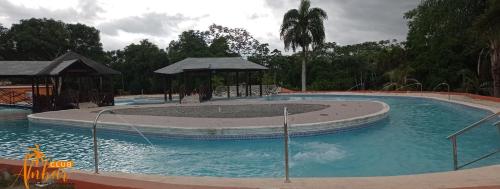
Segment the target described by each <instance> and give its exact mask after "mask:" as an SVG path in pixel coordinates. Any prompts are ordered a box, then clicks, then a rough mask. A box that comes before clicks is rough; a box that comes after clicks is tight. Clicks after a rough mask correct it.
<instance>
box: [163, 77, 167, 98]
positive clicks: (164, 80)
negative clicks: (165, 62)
mask: <svg viewBox="0 0 500 189" xmlns="http://www.w3.org/2000/svg"><path fill="white" fill-rule="evenodd" d="M167 77H168V76H165V77H163V101H164V102H167Z"/></svg>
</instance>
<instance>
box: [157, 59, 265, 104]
mask: <svg viewBox="0 0 500 189" xmlns="http://www.w3.org/2000/svg"><path fill="white" fill-rule="evenodd" d="M263 70H267V67H265V66H262V65H259V64H256V63H253V62H250V61H248V60H245V59H243V58H241V57H210V58H186V59H184V60H181V61H179V62H176V63H174V64H171V65H169V66H166V67H164V68H161V69H159V70H156V71H155V73H158V74H162V75H164V78H165V81H164V82H165V85H164V98H165V101H167V99H168V100H170V101H172V92H173V85H172V80H174V79H177V83H178V92H179V99H181V100H182V98H183V97H184V96H186V95H190V94H194V93H197V94H199V96H200V101H205V100H210V99H211V98H212V93H213V86H212V78H213V75H214V74H220V73H222V74H223V75H224V85H226V87H227V98H230V96H231V93H230V84H231V82H230V81H232V80H234V83H235V85H236V96H240V89H239V85H240V73H243V74H245V75H244V76H245V77H246V82H245V83H244V84H245V96H251V95H252V93H251V90H252V89H251V86H252V81H253V80H252V79H251V78H252V72H257V73H260V75H261V73H262V71H263ZM232 73H234V75H231V74H232ZM232 78H234V79H232ZM196 79H201V81H197V80H196ZM198 84H200V85H199V86H197V85H198ZM167 93H168V98H167ZM259 95H260V96H262V78H260V79H259Z"/></svg>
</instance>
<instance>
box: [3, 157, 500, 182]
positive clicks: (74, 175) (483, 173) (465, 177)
mask: <svg viewBox="0 0 500 189" xmlns="http://www.w3.org/2000/svg"><path fill="white" fill-rule="evenodd" d="M22 166H23V162H22V161H21V160H9V159H0V168H2V169H4V170H8V171H10V172H12V173H18V172H20V171H21V169H22ZM68 178H69V182H70V183H74V184H75V187H76V188H89V189H90V188H107V189H131V188H148V189H156V188H169V189H187V188H189V189H250V188H261V189H299V188H304V189H308V188H314V189H330V188H342V189H351V188H353V189H354V188H355V189H379V188H380V189H422V188H426V189H438V188H439V189H444V188H457V189H458V188H463V189H465V188H468V189H472V188H476V189H494V188H500V165H493V166H486V167H480V168H473V169H465V170H460V171H448V172H439V173H427V174H417V175H401V176H381V177H330V178H293V177H292V178H291V181H292V182H291V183H284V182H283V179H282V178H220V177H187V176H185V177H184V176H160V175H144V174H129V173H117V172H102V173H100V174H94V173H91V172H86V171H70V172H69V175H68Z"/></svg>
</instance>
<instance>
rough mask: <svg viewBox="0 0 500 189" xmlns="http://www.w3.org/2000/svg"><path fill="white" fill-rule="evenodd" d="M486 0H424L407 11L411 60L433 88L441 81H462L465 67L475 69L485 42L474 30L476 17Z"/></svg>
mask: <svg viewBox="0 0 500 189" xmlns="http://www.w3.org/2000/svg"><path fill="white" fill-rule="evenodd" d="M485 2H486V0H424V1H422V2H421V3H420V4H419V5H418V7H417V8H415V9H413V10H411V11H409V12H407V13H406V14H405V18H406V19H408V27H409V31H408V35H407V43H406V48H407V49H408V56H409V60H410V61H409V64H410V66H411V67H412V68H413V69H414V77H416V78H417V79H419V80H420V81H421V82H422V83H423V85H424V86H427V88H428V89H432V88H433V87H434V86H436V85H437V84H439V83H441V82H448V83H449V84H450V85H451V86H459V85H462V84H463V83H462V79H461V75H460V74H457V73H458V72H459V71H460V70H462V69H469V70H475V69H476V67H477V66H476V63H477V59H478V57H477V55H478V54H479V53H480V51H481V49H482V48H483V47H484V44H483V43H481V42H480V40H479V35H477V34H474V32H473V30H472V28H473V24H474V21H475V20H476V19H477V17H478V16H479V15H481V14H482V13H483V12H484V10H485V6H486V3H485Z"/></svg>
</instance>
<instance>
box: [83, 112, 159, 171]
mask: <svg viewBox="0 0 500 189" xmlns="http://www.w3.org/2000/svg"><path fill="white" fill-rule="evenodd" d="M106 112H109V113H111V114H114V112H113V110H112V109H104V110H101V111H99V112H98V113H97V116H96V118H95V120H94V123H93V124H92V139H93V150H94V173H95V174H99V153H98V150H97V148H98V147H97V146H98V144H97V121H98V120H99V118H100V117H101V115H102V114H104V113H106ZM117 117H118V118H120V119H121V120H122V121H123V122H126V121H125V120H124V119H123V118H122V117H121V116H120V115H117ZM129 125H130V126H131V127H132V128H134V130H135V131H136V132H137V133H138V134H139V135H141V137H142V138H144V140H146V141H147V142H148V143H149V144H150V145H151V146H153V143H151V141H149V139H148V138H147V137H146V136H144V134H142V132H141V131H139V130H138V129H137V128H136V127H135V126H134V125H132V124H129Z"/></svg>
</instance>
